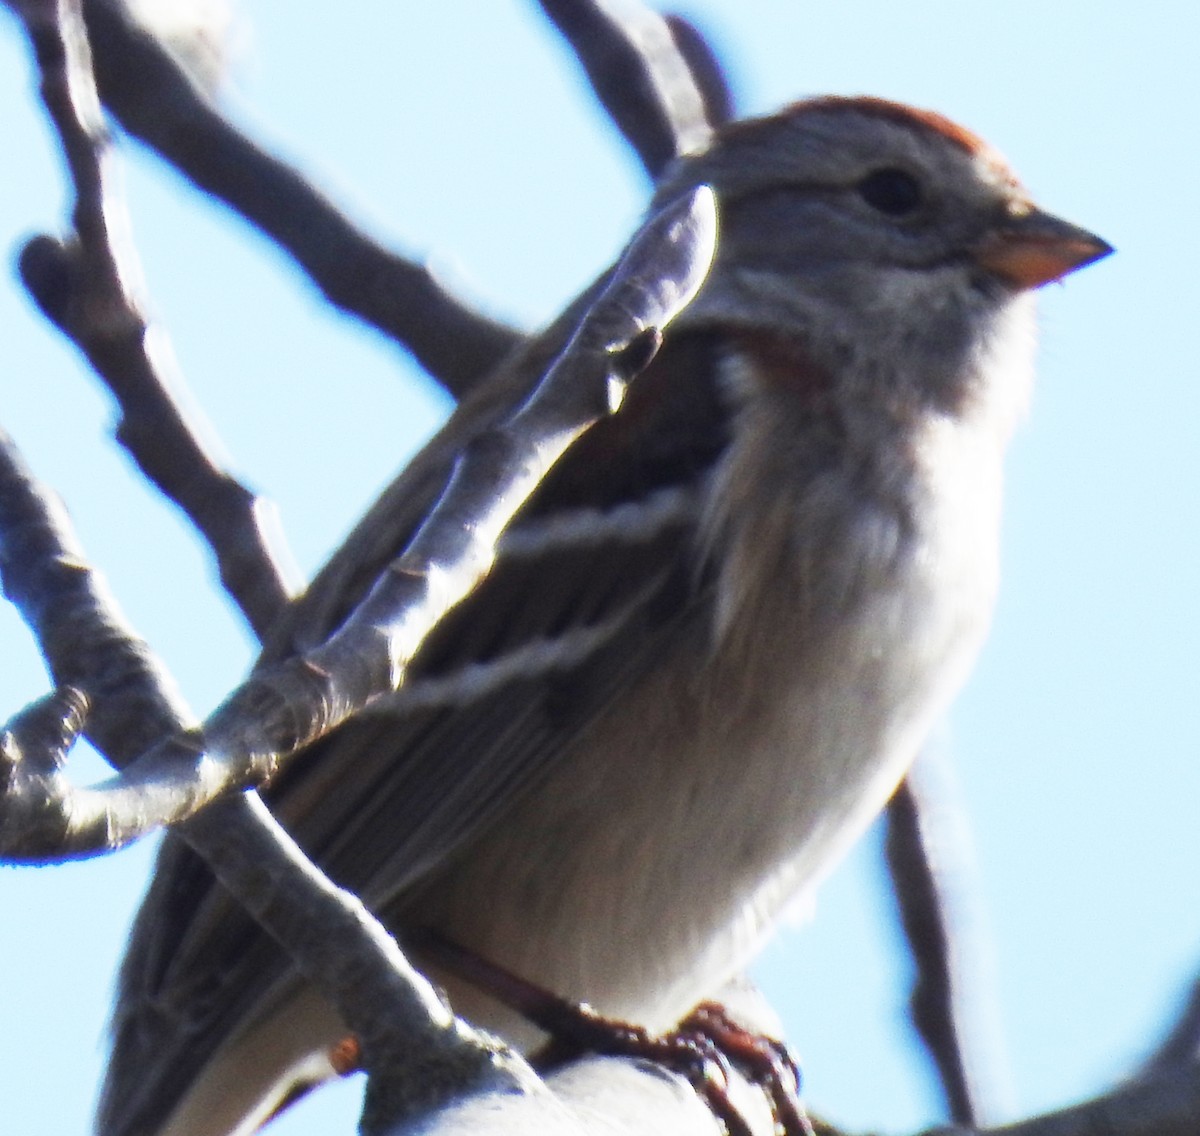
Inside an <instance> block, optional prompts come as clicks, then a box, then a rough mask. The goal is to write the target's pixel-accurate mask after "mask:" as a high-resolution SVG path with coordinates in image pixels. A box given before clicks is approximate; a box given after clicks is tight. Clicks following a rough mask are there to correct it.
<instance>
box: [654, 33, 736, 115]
mask: <svg viewBox="0 0 1200 1136" xmlns="http://www.w3.org/2000/svg"><path fill="white" fill-rule="evenodd" d="M663 19H664V20H666V22H667V27H668V28H670V30H671V38H672V39H673V40H674V41H675V46H676V48H678V50H679V54H680V55H682V56H683V60H684V62H685V63H686V64H687V68H688V70H689V71H690V72H691V73H692V79H693V81H694V82H695V84H696V87H697V89H698V90H699V91H700V97H701V99H702V100H703V102H704V117H705V118H706V119H708V123H709V125H710V126H712V127H714V128H715V127H718V126H724V125H725V123H727V122H732V121H733V120H734V119H735V118H737V106H736V103H735V101H734V97H733V91H732V90H730V87H729V80H728V77H727V76H726V74H725V68H724V66H723V65H722V64H721V60H720V59H719V58H718V57H717V53H716V52H715V51H714V50H713V46H712V44H711V43H709V42H708V40H707V39H706V38H705V36H704V33H703V32H701V31H700V29H699V28H698V27H696V25H695V24H693V23H692V22H691V21H690V20H685V19H684V18H683V17H682V16H677V15H675V14H674V13H673V12H668V13H667V14H666V15H664V16H663Z"/></svg>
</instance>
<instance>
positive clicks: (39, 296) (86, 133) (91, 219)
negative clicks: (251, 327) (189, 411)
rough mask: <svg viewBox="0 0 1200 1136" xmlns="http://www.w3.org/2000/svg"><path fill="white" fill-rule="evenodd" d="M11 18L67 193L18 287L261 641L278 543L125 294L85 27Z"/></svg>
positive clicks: (276, 587) (119, 227)
mask: <svg viewBox="0 0 1200 1136" xmlns="http://www.w3.org/2000/svg"><path fill="white" fill-rule="evenodd" d="M13 7H14V8H15V10H16V11H17V12H18V13H19V14H20V15H21V17H22V19H23V22H24V25H25V28H26V31H27V33H28V35H29V39H30V43H31V45H32V47H33V51H34V54H35V56H36V58H37V62H38V66H39V68H40V70H41V76H42V81H41V91H42V99H43V102H44V103H45V106H46V110H47V112H48V113H49V117H50V120H51V122H52V123H53V125H54V128H55V130H56V131H57V134H58V137H59V140H60V143H61V146H62V151H63V154H64V156H65V158H66V162H67V167H68V170H69V171H70V176H71V182H72V186H73V188H74V193H75V203H74V208H73V213H72V219H73V223H74V229H75V233H74V235H73V236H72V237H71V238H70V239H68V240H66V241H61V242H60V241H57V240H55V239H54V238H52V237H46V236H42V237H35V238H34V239H33V240H31V241H30V242H29V243H28V244H27V245H26V247H25V249H24V251H23V253H22V255H21V260H20V271H21V277H22V279H23V281H24V283H25V285H26V288H27V289H28V290H29V293H30V295H31V296H32V297H33V298H34V300H35V301H36V302H37V304H38V306H39V307H40V308H41V310H42V312H43V313H44V314H45V315H46V317H47V318H48V319H49V320H50V321H51V322H52V323H54V324H55V325H56V326H57V327H58V328H59V329H60V330H61V331H62V332H63V333H64V334H65V335H66V336H67V337H68V338H69V339H70V340H71V341H72V342H74V343H75V344H76V345H77V346H78V347H79V349H80V350H81V351H82V352H83V353H84V354H85V355H86V356H87V358H88V360H89V361H90V362H91V364H92V366H93V367H94V368H95V369H96V372H97V373H98V374H99V375H100V377H101V378H102V379H103V380H104V382H105V384H106V385H107V386H108V388H109V390H111V391H112V393H113V395H114V396H115V398H116V400H117V403H118V405H119V406H120V408H121V415H122V417H121V420H120V422H119V424H118V426H117V430H116V437H117V440H118V441H119V442H120V443H121V444H122V445H123V446H124V447H125V449H126V450H128V452H129V453H130V454H131V455H132V457H133V458H134V460H135V461H136V462H137V464H138V466H139V468H140V469H141V470H142V472H143V473H144V474H145V475H146V477H147V478H149V479H150V481H152V482H153V483H154V484H155V485H156V486H157V487H158V488H159V489H160V490H161V491H162V492H163V493H164V494H165V495H166V496H167V497H168V498H170V499H171V500H172V501H174V502H175V503H176V504H177V505H179V507H180V508H181V509H183V511H184V512H185V513H186V514H187V515H188V516H189V517H190V518H191V520H192V522H193V523H194V524H195V525H196V527H197V528H198V529H199V530H200V532H201V533H202V534H203V535H204V537H205V538H206V539H207V541H208V543H209V544H210V546H211V547H212V549H213V551H214V553H215V554H216V559H217V565H218V568H219V570H220V574H221V581H222V583H223V584H224V585H225V588H226V589H227V590H228V592H229V593H230V595H232V596H233V598H234V599H235V601H236V602H237V604H238V606H239V607H240V608H241V609H242V611H243V612H244V613H245V614H246V617H247V619H248V620H249V621H250V624H251V626H252V627H253V628H254V629H255V631H256V632H257V633H258V634H259V635H262V634H263V633H264V632H265V630H266V628H267V627H268V626H270V624H271V622H272V621H273V620H274V619H275V618H276V617H277V616H278V615H279V613H280V612H281V611H282V609H283V607H284V605H285V604H286V602H287V598H288V590H287V587H286V585H285V573H284V570H283V569H282V568H281V567H280V559H282V560H283V562H288V560H289V557H288V554H286V553H282V554H281V557H279V558H277V557H276V555H275V553H274V552H273V550H272V543H273V541H274V542H281V540H282V538H281V536H280V535H279V532H278V527H277V525H275V524H273V523H272V521H273V517H274V514H273V511H272V510H270V508H269V506H267V505H266V504H265V503H264V502H262V501H261V500H259V499H258V498H256V497H255V496H254V495H253V494H252V493H251V492H250V491H249V490H247V489H246V488H245V487H244V486H242V485H241V484H239V483H238V482H237V481H236V480H235V479H234V478H233V477H231V476H230V475H229V474H228V473H226V472H225V471H224V470H222V469H220V468H219V466H218V465H217V462H216V460H215V459H214V458H213V456H212V455H211V454H210V453H209V452H208V451H207V449H206V448H205V445H204V443H203V441H202V440H201V437H200V434H199V432H198V431H197V429H196V428H195V427H194V426H193V424H192V423H190V422H189V421H188V419H187V417H186V416H185V414H184V412H183V411H182V409H181V408H180V406H179V404H178V403H177V402H176V401H175V399H174V397H173V395H172V393H171V386H172V381H173V382H174V383H175V384H176V385H178V384H180V383H181V380H180V379H179V378H178V376H172V375H171V373H170V372H171V366H170V352H169V349H168V347H167V344H166V339H165V336H164V334H163V332H162V331H161V329H158V328H151V327H149V326H148V325H147V323H146V320H145V318H144V316H143V315H142V313H141V311H140V310H139V306H138V303H137V301H136V299H135V297H134V294H133V284H132V283H131V282H132V281H134V280H136V279H137V278H138V277H139V276H140V271H139V267H138V264H137V256H136V252H135V250H134V248H133V244H132V241H131V240H130V239H129V236H128V229H129V225H128V218H127V216H126V214H125V210H124V205H123V202H122V201H121V200H120V198H119V196H118V195H117V194H116V193H115V192H114V191H113V189H112V187H111V186H110V185H109V179H108V178H107V176H106V166H107V161H108V155H107V151H108V138H107V132H106V130H105V128H104V124H103V121H102V119H101V116H100V108H99V103H98V101H97V97H96V90H95V85H94V83H93V80H92V71H91V60H90V55H89V51H88V45H87V39H86V36H85V35H84V34H83V25H82V23H81V22H80V23H78V26H71V25H70V24H69V23H68V25H67V26H66V27H65V28H64V27H62V26H60V24H59V23H58V20H57V18H56V15H55V10H54V9H55V6H54V4H52V3H49V2H45V0H39V2H23V3H15V2H14V4H13ZM64 18H66V19H68V20H70V18H71V17H70V9H67V10H66V12H65V15H64ZM74 18H75V19H76V20H78V19H79V17H78V13H76V14H75V17H74Z"/></svg>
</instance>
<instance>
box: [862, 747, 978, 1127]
mask: <svg viewBox="0 0 1200 1136" xmlns="http://www.w3.org/2000/svg"><path fill="white" fill-rule="evenodd" d="M934 812H935V809H934V808H933V807H932V802H930V800H929V799H928V795H927V794H926V792H925V788H924V786H923V784H922V781H921V777H920V774H919V772H917V771H916V770H914V771H912V772H910V773H909V776H908V777H907V778H905V780H904V781H903V782H901V784H900V787H899V788H898V789H897V790H896V792H895V794H894V795H893V797H892V799H891V801H890V802H889V803H888V807H887V812H886V825H887V827H886V837H885V842H884V847H885V854H886V859H887V866H888V870H889V873H890V875H891V880H892V888H893V892H894V894H895V897H896V903H897V906H898V908H899V913H900V923H901V927H902V928H903V931H904V935H905V938H906V940H907V942H908V948H909V951H910V953H911V955H912V959H913V963H914V965H915V968H916V976H915V979H914V982H913V989H912V993H911V995H910V996H909V1014H910V1016H911V1018H912V1022H913V1025H914V1027H915V1028H916V1030H917V1033H918V1035H919V1036H920V1038H921V1040H922V1042H923V1043H924V1045H925V1048H926V1050H927V1052H928V1053H929V1056H930V1058H931V1059H932V1061H933V1064H934V1068H935V1069H936V1070H937V1074H938V1079H939V1083H940V1084H941V1087H942V1092H943V1095H944V1097H945V1100H946V1107H947V1110H948V1113H949V1115H950V1118H951V1119H952V1120H953V1121H954V1122H955V1123H956V1124H963V1125H972V1124H978V1123H979V1121H980V1112H981V1110H980V1104H979V1100H978V1088H977V1086H976V1085H975V1083H974V1080H973V1078H972V1076H971V1069H970V1066H969V1064H968V1061H967V1058H966V1054H965V1052H964V1048H963V1038H962V1034H961V1020H962V1010H961V1006H960V1005H959V1003H960V1000H961V998H962V986H963V976H962V974H961V973H960V967H959V965H958V957H957V943H956V937H955V936H956V928H955V927H954V925H953V922H954V921H953V918H952V913H951V906H952V905H951V903H950V901H949V897H948V895H947V894H946V881H945V878H944V867H943V858H944V856H945V851H946V850H945V849H944V848H942V847H941V846H940V842H939V834H938V832H937V831H936V828H937V826H936V824H935V823H934V815H933V814H934Z"/></svg>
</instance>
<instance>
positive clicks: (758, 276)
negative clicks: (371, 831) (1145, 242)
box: [658, 98, 1111, 372]
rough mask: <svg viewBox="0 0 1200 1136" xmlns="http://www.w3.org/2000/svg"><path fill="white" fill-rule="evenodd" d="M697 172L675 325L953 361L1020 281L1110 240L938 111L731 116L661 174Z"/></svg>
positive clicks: (1064, 265)
mask: <svg viewBox="0 0 1200 1136" xmlns="http://www.w3.org/2000/svg"><path fill="white" fill-rule="evenodd" d="M700 182H707V183H708V184H710V185H711V186H712V187H713V189H714V190H715V191H716V195H717V201H718V205H719V209H720V236H719V245H718V252H717V261H716V265H715V267H714V270H713V273H712V276H711V277H710V280H709V283H708V284H706V285H705V288H704V289H703V291H702V293H701V295H700V297H699V298H698V300H697V302H696V305H695V306H694V309H693V310H691V311H690V312H689V313H687V316H686V320H687V322H692V321H699V322H707V323H713V322H724V323H732V324H734V325H736V326H741V327H744V328H745V327H759V328H762V327H765V328H766V329H768V330H782V331H783V332H785V333H787V334H791V335H793V336H794V337H796V338H797V339H798V340H800V341H802V342H803V343H805V344H806V347H807V349H808V350H809V352H810V353H811V355H812V356H813V357H814V361H815V362H817V363H819V364H824V365H827V366H839V367H840V366H844V365H845V364H846V361H847V358H848V354H849V355H855V356H860V355H861V354H862V353H864V352H865V354H866V355H867V356H873V357H875V358H889V357H896V356H897V353H899V357H901V358H905V357H907V358H909V359H911V360H912V361H913V362H915V363H917V364H918V369H920V370H924V371H926V372H928V371H929V369H930V367H932V368H933V369H934V370H939V369H940V368H941V367H942V366H948V367H950V368H953V369H956V370H961V364H962V361H963V353H964V352H968V353H969V352H972V351H974V350H976V349H977V348H978V347H979V345H980V343H981V342H983V341H985V340H986V339H987V338H988V336H989V334H990V332H991V329H992V328H993V326H994V324H995V321H996V319H997V318H999V317H1001V316H1004V315H1005V314H1006V313H1008V312H1010V310H1011V309H1012V308H1014V306H1015V307H1017V308H1027V307H1028V305H1027V304H1026V303H1024V302H1023V301H1022V300H1021V297H1022V294H1023V293H1026V292H1029V291H1030V290H1032V289H1035V288H1037V287H1039V286H1040V285H1042V284H1046V283H1049V282H1051V281H1054V280H1058V279H1060V278H1061V277H1063V276H1065V275H1066V274H1067V273H1069V272H1072V271H1074V270H1075V269H1076V268H1080V267H1082V266H1083V265H1085V264H1088V263H1090V262H1092V261H1094V260H1097V259H1099V258H1100V257H1102V256H1104V255H1106V254H1107V253H1108V252H1110V251H1111V250H1110V248H1109V246H1108V245H1107V244H1106V243H1105V242H1104V241H1102V240H1100V239H1099V238H1098V237H1096V236H1094V235H1092V234H1091V233H1089V232H1087V231H1086V230H1083V229H1080V228H1078V227H1076V226H1074V225H1071V224H1069V223H1067V222H1065V221H1063V220H1060V219H1059V218H1057V217H1053V216H1051V215H1050V214H1048V213H1045V212H1042V211H1041V210H1039V209H1038V208H1037V207H1036V206H1035V205H1034V204H1033V202H1032V201H1031V199H1030V197H1029V196H1028V194H1027V193H1026V192H1025V190H1024V189H1023V188H1022V187H1021V185H1020V183H1019V182H1018V181H1017V179H1016V177H1015V176H1014V175H1013V174H1012V172H1011V171H1010V169H1009V168H1008V166H1007V164H1006V163H1005V162H1004V160H1003V159H1002V158H1001V157H1000V156H999V155H998V154H997V153H996V152H995V151H994V150H993V149H992V148H991V147H990V146H988V145H987V144H986V143H985V142H983V141H982V140H981V139H979V138H978V137H976V136H975V135H974V134H971V133H970V132H969V131H967V130H964V129H963V128H962V127H959V126H956V125H955V124H954V123H952V122H950V121H949V120H947V119H945V118H943V117H941V116H940V115H937V114H934V113H931V112H928V111H920V110H914V109H912V108H910V107H906V106H902V105H900V104H897V103H890V102H885V101H883V100H880V99H871V98H821V99H814V100H810V101H807V102H802V103H798V104H795V105H794V106H791V107H789V108H787V109H786V110H784V111H782V112H780V113H779V114H776V115H772V116H770V117H767V118H760V119H752V120H746V121H743V122H740V123H735V124H733V125H731V126H730V127H728V128H726V129H725V130H724V131H723V132H721V133H720V134H719V135H718V136H717V137H716V139H715V141H714V142H713V144H712V146H711V147H710V148H708V149H707V150H705V151H704V152H703V153H699V154H696V155H692V156H689V157H686V158H684V159H682V160H680V161H679V162H678V163H677V164H676V165H675V166H674V167H673V168H672V169H671V170H669V171H668V173H667V176H666V177H665V178H664V180H663V182H662V184H661V186H660V188H659V192H658V200H659V202H660V203H661V202H662V201H665V200H668V199H670V198H672V197H674V196H676V195H677V194H678V193H679V192H681V191H682V190H683V189H685V188H686V187H688V186H691V185H695V184H697V183H700Z"/></svg>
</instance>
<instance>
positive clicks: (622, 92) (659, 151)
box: [539, 0, 712, 179]
mask: <svg viewBox="0 0 1200 1136" xmlns="http://www.w3.org/2000/svg"><path fill="white" fill-rule="evenodd" d="M539 3H540V4H541V6H542V10H543V11H544V12H545V13H546V15H547V16H548V17H549V18H550V20H551V21H552V22H553V24H554V26H555V27H556V28H558V30H559V31H560V32H561V33H562V34H563V36H564V37H565V38H566V40H567V42H568V43H569V44H570V45H571V49H572V50H573V51H574V52H575V54H576V56H577V57H578V58H579V62H580V63H581V64H582V65H583V69H584V71H585V72H586V73H587V77H588V81H589V82H590V83H591V84H592V89H593V90H594V91H595V93H596V97H597V98H598V99H599V100H600V103H601V105H602V106H603V107H604V109H605V110H606V111H607V112H608V115H609V117H610V118H611V119H612V120H613V122H614V123H615V124H616V127H617V129H618V130H620V131H621V133H622V134H623V135H624V136H625V139H626V141H628V142H629V144H630V145H631V146H632V147H633V149H634V151H635V152H636V153H637V156H638V157H639V158H640V159H641V162H642V165H643V166H644V167H645V169H646V172H647V173H648V174H649V175H650V177H651V178H652V179H657V178H658V176H659V174H661V173H662V171H663V170H664V169H665V168H666V166H667V165H668V163H670V162H671V161H672V160H673V159H675V158H677V157H678V156H679V155H680V154H686V153H689V152H691V151H692V150H697V149H700V148H702V147H703V146H704V145H706V144H707V142H708V140H709V138H710V137H711V135H712V128H711V125H710V122H709V119H708V117H707V114H706V110H707V100H706V98H705V90H704V89H702V87H701V85H700V83H699V82H698V81H697V78H696V76H695V75H694V74H693V73H692V70H691V67H690V66H689V54H690V52H691V51H692V50H693V49H694V47H695V44H694V42H693V40H688V42H687V44H686V48H687V50H686V51H681V50H680V46H679V44H677V42H676V38H675V35H674V34H673V31H674V29H672V28H671V27H670V26H668V24H667V22H666V21H665V20H664V19H663V17H662V16H660V15H658V14H657V13H655V12H651V11H650V10H649V9H647V8H643V7H642V6H641V5H640V4H630V3H623V2H620V0H615V2H614V0H539ZM689 28H690V25H689ZM691 30H692V31H693V32H694V29H691ZM683 34H686V33H683ZM694 38H698V33H695V36H694ZM710 78H711V76H708V75H706V76H705V83H707V82H708V81H709V79H710Z"/></svg>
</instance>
